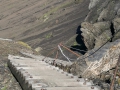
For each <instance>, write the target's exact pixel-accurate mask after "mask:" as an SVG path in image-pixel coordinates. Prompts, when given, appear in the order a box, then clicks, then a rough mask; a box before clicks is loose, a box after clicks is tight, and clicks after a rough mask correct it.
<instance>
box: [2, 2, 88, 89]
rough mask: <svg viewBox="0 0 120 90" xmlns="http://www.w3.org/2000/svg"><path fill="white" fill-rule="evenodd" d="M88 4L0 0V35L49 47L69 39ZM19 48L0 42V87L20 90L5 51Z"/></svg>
mask: <svg viewBox="0 0 120 90" xmlns="http://www.w3.org/2000/svg"><path fill="white" fill-rule="evenodd" d="M88 4H89V0H0V38H10V39H13V40H22V41H24V42H26V43H28V44H29V45H31V46H32V47H33V48H37V47H42V48H43V49H49V50H50V48H53V47H55V46H56V45H57V44H58V43H60V42H61V41H63V42H65V43H66V42H67V41H69V40H71V38H73V36H74V35H75V34H76V30H77V28H78V26H79V25H80V24H81V22H82V21H83V20H84V18H85V17H86V15H87V13H88V11H89V10H88ZM10 45H11V46H10ZM8 48H9V49H8ZM16 48H17V49H16ZM20 49H21V48H18V47H17V46H14V43H12V44H10V43H9V42H1V41H0V90H21V88H20V86H19V84H18V83H17V82H16V80H15V79H14V77H13V76H12V74H11V73H10V71H9V69H8V68H7V56H8V54H15V55H16V54H19V50H20ZM46 52H48V51H47V50H46ZM46 52H43V53H45V54H46Z"/></svg>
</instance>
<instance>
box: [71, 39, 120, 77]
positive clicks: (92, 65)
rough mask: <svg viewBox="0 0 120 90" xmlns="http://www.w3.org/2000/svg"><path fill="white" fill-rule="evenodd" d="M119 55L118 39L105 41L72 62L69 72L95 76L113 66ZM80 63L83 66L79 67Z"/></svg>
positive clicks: (119, 45) (119, 42) (119, 44)
mask: <svg viewBox="0 0 120 90" xmlns="http://www.w3.org/2000/svg"><path fill="white" fill-rule="evenodd" d="M119 55H120V39H118V40H116V41H114V42H111V43H110V42H109V43H107V44H106V45H104V46H103V47H101V48H99V50H98V48H94V49H92V50H90V51H88V52H87V53H86V54H85V55H84V56H82V57H80V58H79V59H78V61H76V62H75V63H74V64H73V66H72V67H71V72H73V73H74V74H76V75H78V76H82V77H85V78H91V77H94V78H95V77H96V76H97V75H99V74H101V73H103V72H106V71H109V70H110V69H112V68H114V67H115V66H116V63H117V61H118V57H119ZM82 64H83V65H82ZM81 65H82V66H84V67H83V68H81V67H82V66H81ZM82 69H83V70H82Z"/></svg>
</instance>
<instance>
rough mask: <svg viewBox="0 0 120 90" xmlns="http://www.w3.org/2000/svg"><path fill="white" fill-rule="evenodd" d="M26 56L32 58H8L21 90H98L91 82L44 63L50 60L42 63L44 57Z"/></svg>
mask: <svg viewBox="0 0 120 90" xmlns="http://www.w3.org/2000/svg"><path fill="white" fill-rule="evenodd" d="M24 54H25V53H24ZM26 55H28V56H31V57H34V58H25V57H20V56H13V55H9V56H8V59H9V61H8V66H9V68H10V70H11V72H12V73H13V75H14V76H15V77H16V79H17V80H18V82H19V83H20V85H21V87H22V88H23V90H100V87H99V86H96V85H94V84H93V82H92V81H91V80H87V79H84V78H78V77H77V76H74V75H72V74H70V73H67V72H65V71H63V70H62V69H59V68H58V67H55V66H52V65H51V64H49V63H46V60H48V59H49V60H50V59H52V58H46V60H44V61H42V59H43V57H44V56H35V55H32V54H31V55H30V54H27V53H26ZM53 60H54V59H53ZM61 61H62V60H61Z"/></svg>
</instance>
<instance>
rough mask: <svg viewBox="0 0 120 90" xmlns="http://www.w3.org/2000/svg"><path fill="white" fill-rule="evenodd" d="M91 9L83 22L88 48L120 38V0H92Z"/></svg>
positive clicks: (83, 33) (82, 29) (82, 27)
mask: <svg viewBox="0 0 120 90" xmlns="http://www.w3.org/2000/svg"><path fill="white" fill-rule="evenodd" d="M89 9H90V12H89V13H88V15H87V17H86V18H85V22H83V23H82V24H81V31H82V36H83V38H84V42H85V45H86V47H87V48H88V50H90V49H93V48H94V47H95V48H96V47H100V46H101V45H103V44H104V43H105V42H107V41H114V40H116V39H118V38H120V36H119V35H120V34H119V29H120V17H119V16H120V15H119V12H120V10H119V9H120V0H105V1H104V0H91V2H90V4H89ZM110 39H111V40H110Z"/></svg>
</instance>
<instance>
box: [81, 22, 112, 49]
mask: <svg viewBox="0 0 120 90" xmlns="http://www.w3.org/2000/svg"><path fill="white" fill-rule="evenodd" d="M81 31H82V34H81V35H82V36H83V38H84V43H85V45H86V47H87V49H88V50H91V49H93V48H94V46H95V47H99V46H101V45H102V44H104V43H105V42H106V41H107V40H108V39H110V38H111V37H112V34H111V31H110V22H97V23H94V24H91V23H88V22H83V23H82V24H81Z"/></svg>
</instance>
